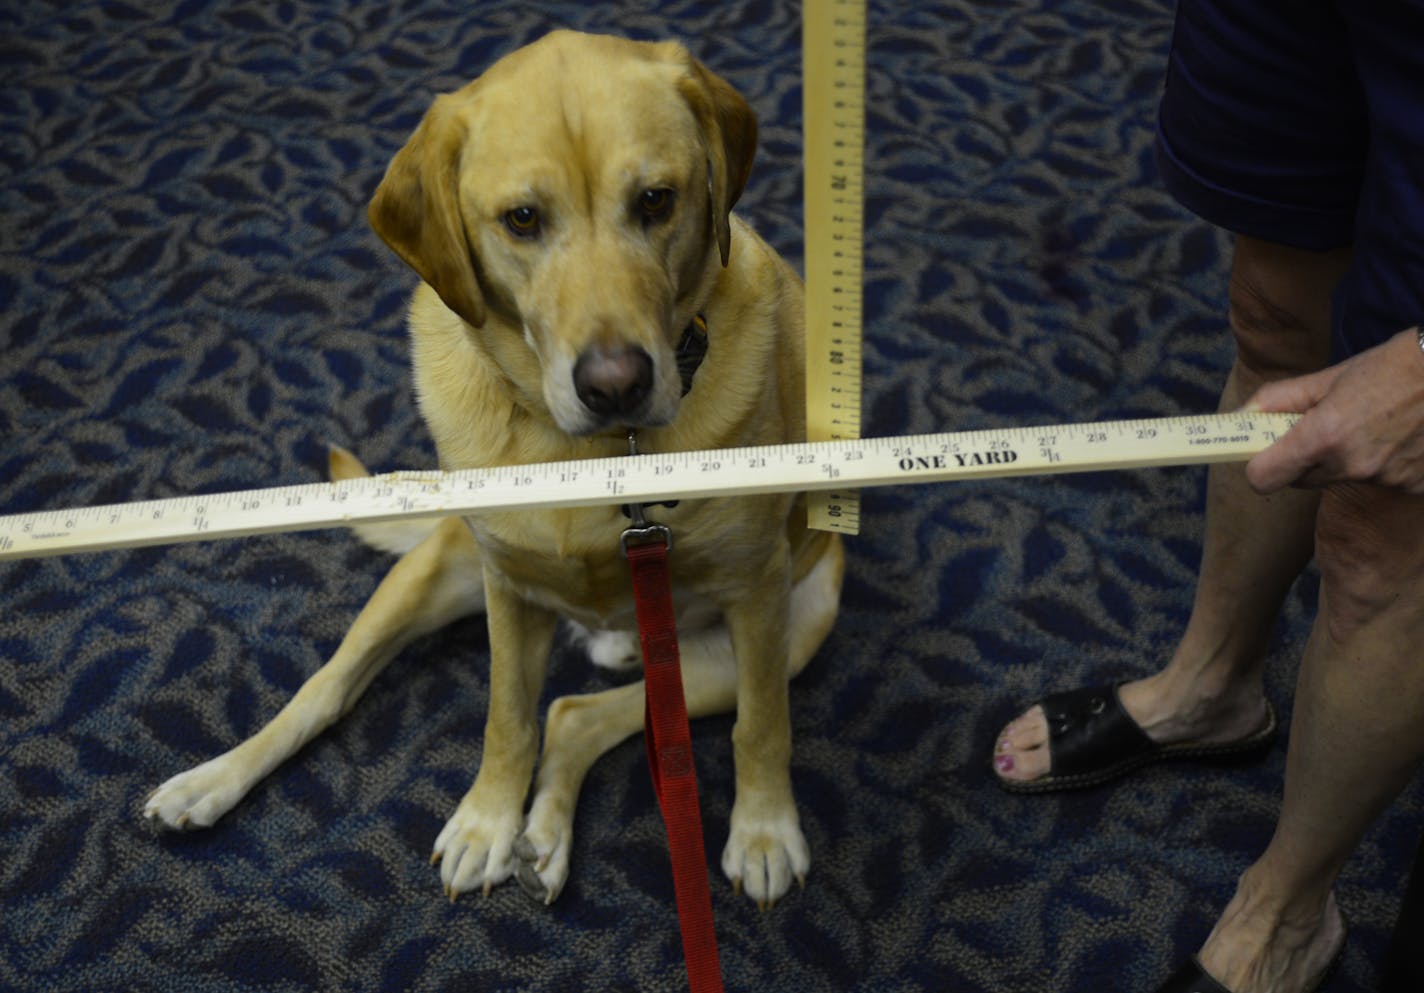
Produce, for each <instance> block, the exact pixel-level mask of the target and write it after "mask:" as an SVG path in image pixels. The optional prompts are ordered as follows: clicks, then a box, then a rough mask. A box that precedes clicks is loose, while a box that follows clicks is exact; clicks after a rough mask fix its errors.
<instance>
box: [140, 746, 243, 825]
mask: <svg viewBox="0 0 1424 993" xmlns="http://www.w3.org/2000/svg"><path fill="white" fill-rule="evenodd" d="M230 764H231V763H230V760H229V759H228V757H227V756H226V755H221V756H219V757H217V758H215V759H211V760H209V761H207V762H204V763H203V764H202V765H200V766H195V767H194V768H192V769H189V770H188V771H187V772H182V773H179V774H178V775H176V776H174V777H173V778H172V779H170V780H168V782H166V783H164V784H163V785H162V786H160V787H158V789H156V790H154V791H153V792H152V793H151V794H149V797H148V801H147V802H146V803H145V804H144V805H143V816H144V817H145V818H147V819H148V820H150V821H153V822H155V823H157V824H159V825H160V826H162V827H167V828H172V829H174V830H175V831H191V830H195V829H197V828H205V827H212V826H213V824H215V823H216V822H217V819H218V818H219V817H221V816H222V815H223V814H225V813H227V812H228V811H229V810H231V809H232V808H233V807H234V806H236V805H237V801H239V800H241V799H242V797H243V795H244V794H245V793H246V792H247V788H246V786H245V785H244V784H243V783H242V782H241V780H240V779H239V777H238V776H236V775H235V774H234V772H233V770H232V769H231V768H230Z"/></svg>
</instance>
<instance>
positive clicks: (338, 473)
mask: <svg viewBox="0 0 1424 993" xmlns="http://www.w3.org/2000/svg"><path fill="white" fill-rule="evenodd" d="M326 469H327V474H328V475H329V476H330V477H331V478H332V480H334V481H340V480H343V479H360V478H361V477H362V476H369V475H370V473H369V472H367V471H366V467H365V466H364V465H362V464H361V460H360V459H358V458H357V457H356V456H354V455H352V454H351V453H350V452H348V451H347V450H346V449H344V448H341V447H339V446H337V445H328V446H327V454H326ZM439 523H440V518H438V517H416V518H412V519H410V520H408V521H383V522H381V523H378V524H353V525H351V530H353V531H355V532H356V536H357V537H358V538H360V539H361V540H362V541H364V542H365V543H366V544H368V545H370V546H371V547H372V548H378V549H380V550H381V551H383V552H390V553H392V554H394V555H404V554H405V553H406V552H408V551H410V550H411V549H412V548H414V547H415V546H416V545H418V544H420V543H421V542H422V541H424V540H425V539H426V537H428V536H429V535H430V533H431V532H432V531H434V530H435V528H436V526H437V525H438V524H439Z"/></svg>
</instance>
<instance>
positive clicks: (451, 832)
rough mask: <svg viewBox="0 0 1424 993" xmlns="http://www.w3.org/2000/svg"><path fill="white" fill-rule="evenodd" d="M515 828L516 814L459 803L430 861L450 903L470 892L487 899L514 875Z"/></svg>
mask: <svg viewBox="0 0 1424 993" xmlns="http://www.w3.org/2000/svg"><path fill="white" fill-rule="evenodd" d="M519 824H520V816H519V814H518V812H517V810H516V812H514V813H513V814H511V813H509V812H507V811H500V810H488V809H485V808H484V807H483V806H481V805H479V804H477V803H475V802H474V801H473V800H471V799H470V798H469V797H466V798H465V799H464V800H461V801H460V806H459V807H457V808H456V809H455V813H454V815H453V816H452V817H451V818H450V820H449V821H448V822H447V823H446V824H445V829H444V830H443V831H441V832H440V837H439V838H437V839H436V840H435V854H434V855H433V856H432V858H431V861H432V862H436V863H439V865H440V881H441V882H442V883H444V884H445V895H446V896H448V897H449V898H450V899H451V901H454V900H455V899H456V898H457V897H459V895H460V894H461V893H468V892H469V891H470V890H473V889H478V890H480V891H481V892H482V893H483V894H484V895H485V896H488V895H489V892H490V890H491V889H493V888H494V887H496V886H498V885H499V884H500V883H502V882H504V881H505V880H506V879H508V878H509V877H510V876H512V875H514V869H515V858H514V841H515V839H516V838H517V837H519Z"/></svg>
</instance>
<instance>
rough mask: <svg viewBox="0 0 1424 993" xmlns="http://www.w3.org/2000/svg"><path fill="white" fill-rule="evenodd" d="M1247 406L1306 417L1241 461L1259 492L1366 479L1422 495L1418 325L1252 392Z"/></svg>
mask: <svg viewBox="0 0 1424 993" xmlns="http://www.w3.org/2000/svg"><path fill="white" fill-rule="evenodd" d="M1246 409H1247V410H1260V411H1295V412H1299V413H1301V414H1303V415H1304V416H1302V417H1301V419H1300V420H1299V421H1298V422H1297V423H1296V425H1295V426H1294V427H1293V428H1291V430H1290V431H1288V432H1287V433H1286V434H1285V436H1284V437H1282V438H1281V439H1280V440H1279V441H1277V442H1276V443H1275V444H1273V445H1271V447H1270V448H1268V449H1266V450H1265V451H1264V452H1262V453H1261V454H1259V455H1257V456H1256V457H1255V458H1254V459H1252V460H1251V461H1250V462H1249V463H1248V464H1247V466H1246V478H1247V480H1248V481H1249V482H1250V484H1251V486H1252V487H1253V488H1255V489H1256V490H1257V491H1259V492H1261V493H1273V492H1275V491H1276V490H1279V489H1282V488H1283V487H1286V486H1291V485H1295V486H1307V487H1313V486H1325V485H1327V484H1330V483H1337V482H1345V481H1353V482H1369V483H1375V484H1377V485H1380V486H1387V487H1391V488H1394V489H1399V490H1403V491H1405V492H1407V493H1412V494H1415V495H1418V496H1424V341H1421V337H1420V332H1419V330H1418V329H1417V328H1411V329H1410V330H1408V331H1401V332H1400V333H1399V334H1397V335H1395V336H1393V337H1392V338H1390V339H1389V340H1387V341H1385V342H1384V343H1383V344H1381V345H1377V346H1376V347H1374V348H1371V349H1369V350H1368V351H1365V352H1361V353H1360V354H1359V355H1356V356H1354V357H1353V358H1350V359H1347V360H1346V361H1344V362H1341V363H1339V364H1337V365H1333V366H1330V367H1329V368H1327V369H1323V370H1321V371H1320V372H1317V373H1313V374H1312V375H1309V376H1300V377H1297V378H1295V379H1287V380H1281V381H1279V382H1276V383H1270V384H1268V385H1266V386H1263V387H1262V388H1261V389H1260V390H1257V391H1256V393H1255V395H1254V396H1252V398H1251V399H1250V400H1249V401H1247V403H1246Z"/></svg>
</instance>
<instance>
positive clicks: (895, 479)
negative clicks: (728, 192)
mask: <svg viewBox="0 0 1424 993" xmlns="http://www.w3.org/2000/svg"><path fill="white" fill-rule="evenodd" d="M1297 419H1298V415H1294V414H1262V413H1235V414H1205V415H1196V416H1178V417H1168V418H1160V419H1138V420H1126V421H1103V422H1098V423H1083V424H1056V425H1044V426H1037V427H1012V428H990V429H983V430H978V431H967V432H958V433H949V434H943V433H941V434H925V435H908V436H899V437H888V438H868V439H850V438H846V439H839V440H832V441H823V442H803V443H799V444H783V445H769V446H761V447H755V448H731V449H715V450H706V451H696V452H672V453H665V454H652V455H638V456H631V457H628V456H624V457H613V458H601V459H586V460H576V461H569V462H546V463H536V464H531V465H519V466H498V467H493V468H489V469H466V470H457V471H454V472H438V471H399V472H390V473H384V474H381V475H376V476H366V477H361V478H358V479H346V480H341V481H338V482H314V483H306V484H295V485H287V486H279V487H273V488H270V489H263V490H246V491H237V492H226V493H213V494H204V495H197V496H181V497H171V498H166V499H158V500H144V501H138V502H135V503H126V504H108V505H101V506H92V507H80V508H62V509H55V510H40V511H34V512H29V513H21V514H10V515H5V516H0V560H9V559H21V558H34V557H39V556H46V555H63V554H68V553H74V552H84V551H101V550H108V549H118V548H132V547H138V546H145V545H162V544H172V543H177V542H184V541H202V540H209V539H217V538H237V537H243V536H245V535H252V534H265V533H272V532H278V531H306V530H315V529H319V528H330V527H342V526H349V525H352V524H355V523H358V522H370V523H375V522H380V521H396V520H406V519H411V518H421V517H439V516H450V515H457V514H459V515H464V514H479V513H497V512H504V511H527V510H536V509H554V508H562V507H585V506H587V507H593V506H616V505H618V504H623V503H629V502H641V503H646V504H653V503H660V502H663V501H666V500H695V499H707V498H716V497H734V496H746V495H751V494H759V493H789V492H806V493H808V494H813V493H819V492H831V493H840V492H846V491H850V492H852V493H854V492H855V491H857V490H859V489H862V488H867V487H874V486H895V485H905V484H926V483H937V482H950V481H956V480H973V479H992V478H1000V477H1009V476H1041V475H1051V474H1058V473H1070V472H1090V471H1099V470H1109V469H1139V468H1147V467H1152V466H1174V465H1197V464H1204V463H1213V462H1230V461H1244V460H1246V459H1248V458H1250V457H1251V456H1253V455H1255V454H1256V453H1257V452H1259V451H1261V450H1262V449H1264V448H1266V447H1267V446H1268V445H1270V444H1271V443H1272V442H1274V441H1275V440H1276V439H1277V438H1279V437H1280V436H1281V435H1283V434H1285V432H1286V431H1287V430H1288V429H1289V428H1290V426H1291V425H1292V424H1293V423H1294V422H1295V421H1296V420H1297ZM843 513H844V514H845V515H846V516H845V519H844V523H845V524H846V525H855V524H857V523H858V519H859V514H860V511H859V505H858V504H855V505H849V506H846V507H844V508H843Z"/></svg>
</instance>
